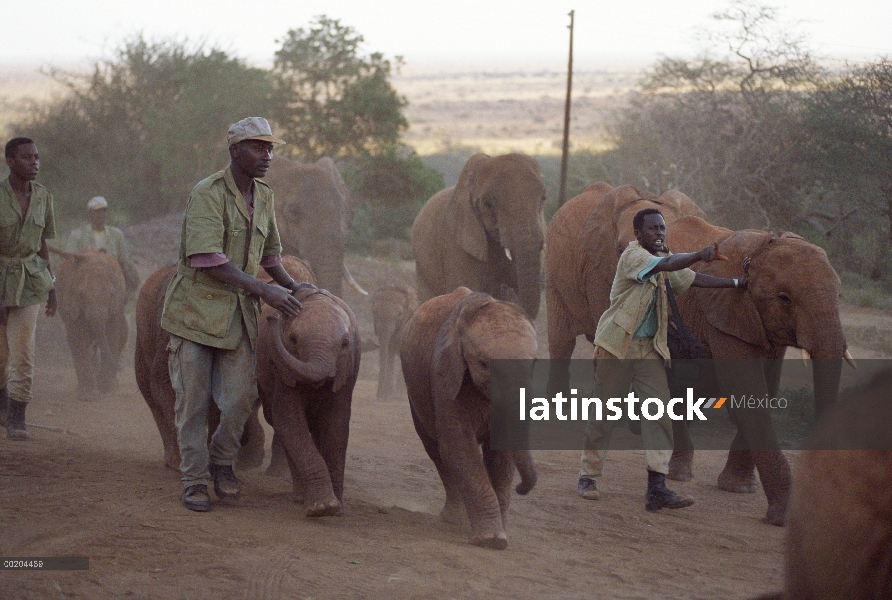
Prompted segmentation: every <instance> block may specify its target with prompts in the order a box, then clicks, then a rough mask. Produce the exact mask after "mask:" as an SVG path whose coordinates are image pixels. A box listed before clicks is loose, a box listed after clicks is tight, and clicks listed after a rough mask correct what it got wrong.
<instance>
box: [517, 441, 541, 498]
mask: <svg viewBox="0 0 892 600" xmlns="http://www.w3.org/2000/svg"><path fill="white" fill-rule="evenodd" d="M514 464H515V465H516V466H517V471H518V472H519V473H520V483H518V484H517V487H516V488H514V491H516V492H517V493H518V494H520V495H521V496H526V495H527V494H529V493H530V491H531V490H532V489H533V488H534V487H536V479H537V476H536V463H535V462H534V461H533V455H532V453H530V451H529V450H517V451H515V452H514Z"/></svg>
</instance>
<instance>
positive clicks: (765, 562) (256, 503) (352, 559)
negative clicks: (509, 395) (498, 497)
mask: <svg viewBox="0 0 892 600" xmlns="http://www.w3.org/2000/svg"><path fill="white" fill-rule="evenodd" d="M356 263H357V264H354V265H351V268H352V269H353V271H354V274H357V276H358V277H362V276H365V277H366V279H365V282H368V281H370V280H372V284H371V285H370V287H373V286H374V285H375V282H381V281H384V280H385V279H390V280H392V279H406V277H408V269H407V267H406V265H401V264H398V263H388V264H385V265H377V264H371V263H365V262H362V261H359V260H357V261H356ZM361 281H362V279H361ZM348 302H350V303H351V305H354V306H356V307H357V313H358V314H359V316H360V319H366V318H367V314H366V312H365V311H366V309H365V308H363V305H362V303H363V302H365V300H362V299H360V298H359V297H358V296H351V297H348ZM370 328H371V326H370V323H368V322H367V321H366V322H365V323H364V329H366V330H370ZM539 329H540V331H543V332H544V318H543V317H540V319H539ZM61 333H62V330H61V324H60V323H58V322H55V323H51V322H49V320H48V319H45V318H44V319H42V322H41V325H40V331H39V348H38V352H39V357H38V370H37V375H36V383H35V399H34V401H33V403H32V405H31V407H30V408H29V412H28V420H29V422H31V423H35V424H38V425H42V426H46V427H52V428H56V429H53V430H50V429H43V428H36V427H32V429H31V433H32V439H31V441H29V442H10V441H7V440H6V439H5V436H2V435H0V556H3V557H24V556H87V557H89V558H90V568H89V570H88V571H9V570H6V571H0V598H2V599H4V600H6V599H19V598H28V599H31V598H54V599H55V598H64V599H69V598H84V599H102V598H147V599H148V598H151V599H155V598H165V599H166V598H171V599H178V600H179V599H190V600H192V599H202V598H227V599H230V598H231V599H242V598H244V599H245V600H254V599H274V598H487V597H494V598H749V597H753V596H756V595H758V594H760V593H763V592H767V591H771V590H775V589H778V588H779V587H780V585H781V580H782V565H781V550H782V544H783V529H780V528H777V527H772V526H769V525H766V524H764V523H762V522H761V521H760V519H761V517H762V516H763V514H764V512H765V508H766V501H765V498H764V495H763V493H762V492H761V491H760V492H759V493H756V494H742V495H735V494H729V493H725V492H721V491H719V490H718V489H717V488H716V487H715V480H716V477H717V475H718V473H719V471H720V470H721V467H722V465H723V463H724V457H725V453H724V452H700V453H699V454H698V457H697V460H696V463H695V476H696V479H695V480H694V481H692V482H689V483H684V484H678V483H676V484H674V487H675V488H676V489H678V490H679V491H682V492H684V493H688V494H691V495H693V496H694V497H695V498H696V500H697V503H696V504H695V505H694V506H693V507H691V508H689V509H685V510H680V511H662V512H661V513H656V514H652V513H648V512H646V511H645V510H644V506H643V505H644V498H643V496H644V488H645V470H644V457H643V453H641V452H615V453H613V454H612V455H611V456H610V458H609V460H608V465H607V469H606V473H605V477H604V478H603V480H602V485H601V487H602V489H603V496H602V500H600V501H598V502H591V501H585V500H582V499H580V498H579V497H578V496H577V495H576V493H575V484H576V473H577V469H578V453H576V452H571V451H567V452H556V451H549V452H545V451H542V452H536V453H535V458H536V460H537V463H538V467H539V483H538V485H537V486H536V488H535V489H534V490H533V491H532V493H530V495H529V496H526V497H520V496H516V495H515V496H514V497H513V498H512V505H511V509H510V523H509V536H510V540H509V546H508V549H507V550H505V551H501V552H499V551H493V550H484V549H480V548H475V547H472V546H470V545H468V543H467V531H466V530H463V529H462V528H461V527H457V526H451V525H447V524H445V523H442V522H441V521H439V519H438V516H437V515H438V513H439V510H440V508H441V505H442V502H443V499H444V494H443V490H442V486H441V484H440V481H439V479H438V477H437V474H436V472H435V470H434V467H433V464H432V463H431V462H430V460H429V459H428V457H427V456H426V454H425V453H424V450H423V448H422V446H421V443H420V441H419V440H418V437H417V435H416V434H415V431H414V429H413V427H412V422H411V417H410V414H409V409H408V404H407V402H406V401H405V400H402V401H394V402H387V403H380V402H377V401H376V400H375V386H376V383H375V379H376V376H377V356H376V355H375V354H374V353H372V354H366V355H364V356H363V369H362V374H361V380H360V382H359V384H358V386H357V388H356V394H355V396H354V402H353V418H352V421H351V435H350V445H349V449H348V460H347V473H346V481H345V493H344V499H345V505H346V506H345V514H344V516H343V517H329V518H323V519H315V520H311V519H307V518H306V517H304V516H303V509H302V507H301V506H300V505H297V504H295V503H294V502H293V501H292V499H291V485H290V482H289V481H287V480H285V479H277V478H270V477H266V476H265V475H264V474H263V471H262V470H254V471H248V472H242V473H241V474H240V475H241V477H242V479H243V494H242V498H241V499H240V500H239V501H237V502H233V503H228V504H224V503H221V502H215V504H214V508H213V510H212V511H211V512H210V513H203V514H202V513H194V512H190V511H188V510H186V509H185V508H183V507H182V506H181V505H180V503H179V493H180V484H179V476H178V474H177V473H175V472H173V471H171V470H168V469H165V468H164V467H163V466H162V448H161V441H160V438H159V435H158V432H157V429H156V427H155V424H154V422H153V420H152V417H151V415H150V413H149V410H148V408H147V406H146V404H145V402H144V401H143V399H142V397H141V396H140V394H139V392H138V390H137V387H136V384H135V381H134V377H133V373H132V354H130V355H129V356H128V358H127V361H126V364H125V365H124V368H123V369H122V374H121V378H120V379H121V386H120V390H119V391H118V392H116V393H114V394H110V395H108V396H105V397H103V398H101V399H99V400H97V401H95V402H78V401H77V400H75V398H74V394H73V391H74V388H75V378H74V372H73V370H72V368H71V361H70V358H69V357H68V353H67V348H66V347H65V346H64V341H63V340H64V337H61ZM131 337H132V334H131ZM543 339H544V338H543ZM130 346H131V347H132V339H131V343H130ZM269 439H270V436H268V437H267V447H268V444H269ZM792 458H793V459H794V460H795V456H792Z"/></svg>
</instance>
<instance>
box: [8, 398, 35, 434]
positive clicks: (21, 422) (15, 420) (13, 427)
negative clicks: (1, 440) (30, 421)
mask: <svg viewBox="0 0 892 600" xmlns="http://www.w3.org/2000/svg"><path fill="white" fill-rule="evenodd" d="M26 406H28V404H27V403H25V402H19V401H18V400H10V401H9V418H8V419H7V422H6V437H7V439H10V440H27V439H28V438H29V437H31V436H30V435H28V429H27V428H25V407H26Z"/></svg>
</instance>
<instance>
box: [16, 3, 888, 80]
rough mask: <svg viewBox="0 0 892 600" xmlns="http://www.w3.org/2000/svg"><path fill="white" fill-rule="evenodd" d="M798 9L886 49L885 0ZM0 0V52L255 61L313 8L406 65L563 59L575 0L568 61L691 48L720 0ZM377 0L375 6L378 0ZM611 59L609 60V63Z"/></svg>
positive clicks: (804, 27) (268, 55) (840, 39)
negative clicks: (120, 51)
mask: <svg viewBox="0 0 892 600" xmlns="http://www.w3.org/2000/svg"><path fill="white" fill-rule="evenodd" d="M766 3H767V4H771V5H773V6H775V7H777V8H778V9H779V10H780V16H781V17H782V18H783V20H785V21H788V22H793V21H801V22H802V24H801V26H800V31H802V32H803V33H806V34H808V36H809V39H810V46H811V48H813V49H814V50H815V51H816V52H817V53H818V54H820V55H825V56H833V57H837V58H848V59H853V60H864V59H873V58H876V57H877V56H880V55H892V35H890V32H889V29H890V26H892V0H844V1H840V0H776V1H775V2H766ZM2 4H3V5H6V9H5V10H3V13H4V15H5V19H4V27H3V29H4V31H3V43H2V44H0V62H3V63H19V62H29V63H39V64H46V63H71V62H73V61H84V60H90V59H96V58H99V57H102V56H108V55H109V53H110V52H111V50H113V49H114V48H115V47H116V46H117V45H118V44H119V42H120V41H121V40H122V39H123V38H124V37H127V36H128V35H132V34H133V33H135V32H140V31H141V32H143V33H145V34H146V35H147V37H150V38H168V37H171V36H178V37H180V38H181V39H182V38H188V39H189V40H204V41H206V42H208V43H210V44H212V45H217V46H220V47H223V48H224V49H226V50H229V51H231V52H232V53H234V54H235V55H237V56H240V57H243V58H247V59H249V60H251V61H252V62H255V63H264V62H269V61H270V60H271V59H272V55H273V52H274V51H275V49H276V47H277V46H276V39H277V38H280V37H282V36H283V35H284V34H285V32H286V31H287V30H288V29H290V28H296V27H300V26H302V25H305V24H307V23H308V22H309V20H310V19H311V18H312V17H313V16H315V15H319V14H326V15H328V16H329V17H335V18H339V19H341V20H342V22H343V23H344V24H347V25H351V26H353V27H354V28H355V29H356V30H357V31H359V32H360V33H361V34H362V35H363V36H365V39H366V50H378V51H382V52H384V53H385V54H386V55H388V56H393V55H397V54H401V55H403V56H404V57H405V59H406V61H407V63H408V68H409V69H411V68H412V66H413V65H416V66H417V65H420V64H422V63H431V62H433V61H445V62H455V63H474V64H475V65H477V66H480V67H486V65H488V64H492V65H496V64H497V63H504V62H505V61H506V60H508V61H512V62H517V63H520V62H522V61H531V62H535V63H536V64H537V65H541V64H552V63H553V64H554V65H555V66H556V67H558V66H560V65H562V64H564V62H565V60H566V59H565V55H566V48H567V29H566V25H567V24H568V22H569V18H568V17H567V13H568V12H569V10H570V9H571V8H572V9H575V10H576V44H575V52H576V56H577V60H578V61H579V64H580V65H585V64H586V63H588V64H591V65H597V66H609V65H610V64H611V63H612V62H613V61H617V60H618V59H620V58H628V59H629V60H631V61H633V62H650V61H652V60H653V59H654V58H656V57H657V56H658V55H660V54H666V55H670V56H693V55H694V54H696V52H697V50H698V49H700V48H702V42H700V41H699V40H698V39H697V37H696V35H695V34H696V28H697V27H698V26H700V27H702V26H705V25H708V24H709V23H710V19H709V15H711V14H712V13H714V12H716V11H719V10H722V9H723V8H726V7H727V6H728V3H727V2H726V1H724V0H686V1H684V2H671V1H667V0H626V1H622V2H603V1H602V2H593V1H591V0H585V1H579V0H570V1H567V0H547V1H546V0H510V1H506V0H448V1H436V0H433V1H431V0H415V1H408V0H397V1H393V0H385V1H381V0H378V1H374V0H326V1H319V0H267V1H266V2H246V1H238V2H236V1H233V0H214V1H211V0H142V1H140V2H134V1H132V0H114V1H109V0H85V1H82V2H72V1H71V0H32V1H31V2H25V3H16V10H15V11H13V10H11V8H12V4H13V3H12V0H2ZM382 7H386V8H382ZM617 64H619V63H617Z"/></svg>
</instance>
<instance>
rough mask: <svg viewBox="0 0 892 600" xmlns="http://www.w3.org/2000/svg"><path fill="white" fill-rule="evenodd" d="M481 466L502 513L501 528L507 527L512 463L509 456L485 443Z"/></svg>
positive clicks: (512, 474) (512, 477)
mask: <svg viewBox="0 0 892 600" xmlns="http://www.w3.org/2000/svg"><path fill="white" fill-rule="evenodd" d="M483 464H484V466H486V472H487V474H488V475H489V482H490V483H491V484H492V489H493V490H494V491H495V493H496V498H498V499H499V509H500V510H501V513H502V527H503V528H507V526H508V505H509V504H510V502H511V482H512V481H513V479H514V462H512V460H511V457H510V455H509V454H508V453H507V452H505V451H502V450H491V449H490V448H489V442H488V441H487V442H486V443H485V444H484V447H483Z"/></svg>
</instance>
